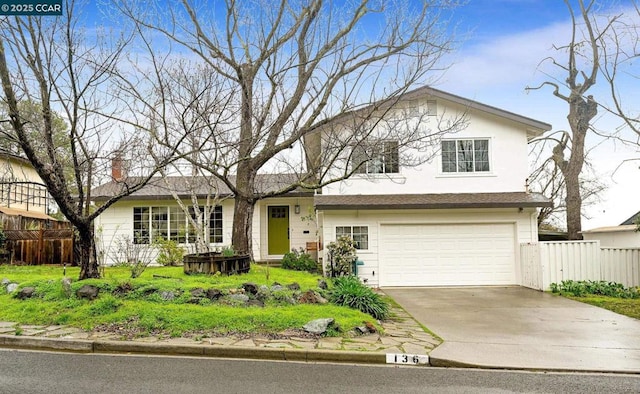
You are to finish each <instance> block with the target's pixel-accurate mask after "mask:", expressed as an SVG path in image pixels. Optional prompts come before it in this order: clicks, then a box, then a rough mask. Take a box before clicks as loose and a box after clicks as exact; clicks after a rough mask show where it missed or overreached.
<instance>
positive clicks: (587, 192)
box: [528, 134, 606, 228]
mask: <svg viewBox="0 0 640 394" xmlns="http://www.w3.org/2000/svg"><path fill="white" fill-rule="evenodd" d="M562 135H564V134H562ZM531 143H532V144H533V146H532V149H531V153H530V163H531V167H532V171H531V174H530V175H529V179H528V183H529V188H530V189H532V190H535V191H537V192H539V193H542V194H543V195H545V196H547V197H549V198H550V199H551V200H552V201H553V205H552V206H550V207H543V208H540V211H539V213H538V228H542V227H543V226H545V225H547V226H551V227H553V228H563V227H564V224H563V223H564V216H566V211H567V206H566V192H565V190H566V185H565V180H564V177H563V176H562V172H561V170H560V168H559V167H558V165H557V164H556V162H555V161H554V160H553V158H552V157H551V156H550V155H549V145H556V144H558V143H560V141H558V140H557V139H555V138H554V135H553V134H552V135H549V136H546V137H543V138H540V139H535V140H533V141H532V142H531ZM587 157H588V152H586V153H585V164H584V168H583V171H582V173H581V176H580V195H581V196H582V201H583V206H585V207H586V206H589V205H593V204H596V203H597V202H598V201H599V197H600V194H601V193H602V192H603V191H604V190H605V188H606V187H605V184H604V183H603V182H602V181H601V180H600V179H599V178H598V176H597V175H596V174H595V169H594V168H593V167H592V165H591V163H590V162H589V161H588V159H587Z"/></svg>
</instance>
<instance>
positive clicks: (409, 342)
mask: <svg viewBox="0 0 640 394" xmlns="http://www.w3.org/2000/svg"><path fill="white" fill-rule="evenodd" d="M392 315H393V316H394V318H393V319H391V320H389V321H386V322H384V323H383V324H382V326H383V329H384V333H383V334H379V333H376V334H368V335H359V336H352V337H349V338H338V337H326V338H325V337H309V338H307V337H300V336H295V334H294V335H292V336H287V335H284V336H283V337H282V338H277V339H271V338H269V337H266V336H248V335H228V336H220V337H217V336H213V337H207V336H205V335H202V334H199V335H197V336H196V335H194V336H188V337H180V338H170V337H160V336H147V337H140V338H133V339H127V338H126V337H125V335H123V334H119V333H117V332H100V331H84V330H81V329H78V328H73V327H68V326H35V325H16V324H15V323H12V322H0V335H19V336H22V337H44V338H61V339H75V340H92V341H95V340H101V341H133V342H140V343H153V344H162V345H168V346H171V345H178V346H179V345H202V346H225V347H228V346H232V347H238V348H274V349H278V348H284V349H304V350H313V349H316V350H338V351H339V350H345V351H362V352H373V353H408V354H420V355H424V354H429V352H431V350H433V349H434V348H435V347H436V346H437V345H438V344H439V343H440V341H439V340H438V339H436V338H434V337H433V336H432V335H430V334H428V333H426V332H424V330H422V328H421V327H420V325H419V324H418V323H417V322H416V321H415V320H414V319H413V318H411V316H409V315H407V314H406V313H405V312H404V311H403V310H401V309H392Z"/></svg>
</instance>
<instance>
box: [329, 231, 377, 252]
mask: <svg viewBox="0 0 640 394" xmlns="http://www.w3.org/2000/svg"><path fill="white" fill-rule="evenodd" d="M340 237H349V238H351V239H352V240H353V243H354V244H355V247H356V249H365V250H366V249H369V228H368V227H367V226H338V227H336V239H338V238H340Z"/></svg>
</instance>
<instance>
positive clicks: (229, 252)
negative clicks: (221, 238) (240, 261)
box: [222, 245, 236, 257]
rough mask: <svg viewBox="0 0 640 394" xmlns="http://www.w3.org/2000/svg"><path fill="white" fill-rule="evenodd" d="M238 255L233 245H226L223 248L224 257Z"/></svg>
mask: <svg viewBox="0 0 640 394" xmlns="http://www.w3.org/2000/svg"><path fill="white" fill-rule="evenodd" d="M235 255H236V251H235V249H233V245H229V246H224V247H223V248H222V256H224V257H233V256H235Z"/></svg>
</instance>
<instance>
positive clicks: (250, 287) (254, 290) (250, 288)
mask: <svg viewBox="0 0 640 394" xmlns="http://www.w3.org/2000/svg"><path fill="white" fill-rule="evenodd" d="M242 288H243V289H244V290H245V291H246V292H247V293H251V294H253V295H256V294H258V285H257V284H255V283H253V282H246V283H243V284H242Z"/></svg>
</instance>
